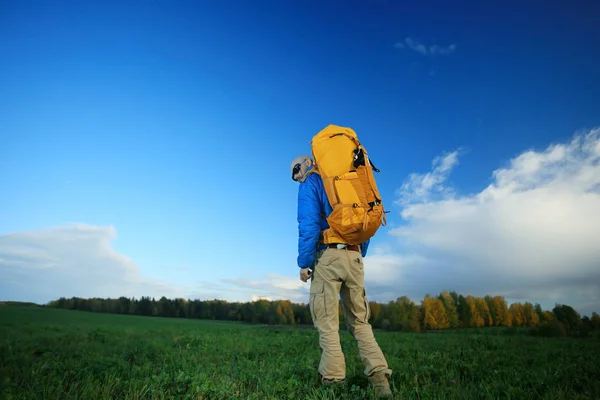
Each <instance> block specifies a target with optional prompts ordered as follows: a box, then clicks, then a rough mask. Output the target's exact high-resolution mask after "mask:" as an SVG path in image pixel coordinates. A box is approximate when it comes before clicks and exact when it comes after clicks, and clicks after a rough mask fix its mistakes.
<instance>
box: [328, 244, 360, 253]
mask: <svg viewBox="0 0 600 400" xmlns="http://www.w3.org/2000/svg"><path fill="white" fill-rule="evenodd" d="M340 244H343V243H340ZM327 247H328V248H330V249H337V248H338V245H337V243H330V244H328V245H327ZM340 250H350V251H358V252H359V253H360V246H358V245H356V244H347V245H345V247H342V248H341V249H340Z"/></svg>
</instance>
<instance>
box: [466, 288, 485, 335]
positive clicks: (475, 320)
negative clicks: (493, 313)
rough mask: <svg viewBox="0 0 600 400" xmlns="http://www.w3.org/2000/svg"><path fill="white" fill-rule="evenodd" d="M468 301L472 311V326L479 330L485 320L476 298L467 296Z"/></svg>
mask: <svg viewBox="0 0 600 400" xmlns="http://www.w3.org/2000/svg"><path fill="white" fill-rule="evenodd" d="M466 300H467V304H468V305H469V308H470V309H471V315H472V317H471V326H472V327H477V328H478V327H481V326H483V318H482V317H481V313H480V312H479V310H478V308H477V304H476V301H475V297H473V296H471V295H469V296H467V298H466Z"/></svg>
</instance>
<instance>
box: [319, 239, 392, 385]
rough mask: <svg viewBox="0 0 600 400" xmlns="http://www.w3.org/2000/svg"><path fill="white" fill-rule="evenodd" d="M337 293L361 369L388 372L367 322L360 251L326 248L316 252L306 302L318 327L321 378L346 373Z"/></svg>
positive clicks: (331, 377)
mask: <svg viewBox="0 0 600 400" xmlns="http://www.w3.org/2000/svg"><path fill="white" fill-rule="evenodd" d="M338 295H339V296H340V297H341V299H342V309H343V312H344V320H345V322H346V326H347V327H348V331H349V332H350V333H351V334H352V336H353V337H354V339H355V340H356V342H357V344H358V349H359V354H360V358H361V360H362V362H363V365H364V366H365V370H364V373H365V375H367V376H370V375H372V374H374V373H376V372H385V373H386V374H388V375H391V373H392V371H391V370H390V369H389V368H388V364H387V361H386V359H385V356H384V355H383V353H382V351H381V349H380V348H379V345H378V344H377V342H376V340H375V337H374V336H373V330H372V328H371V325H370V324H369V316H370V309H369V303H368V301H367V298H366V290H365V285H364V268H363V259H362V256H361V254H360V253H359V252H356V251H349V250H345V249H335V248H333V249H332V248H328V249H325V251H323V252H320V253H319V254H318V255H317V262H316V265H315V268H314V271H313V274H312V277H311V285H310V297H309V306H310V312H311V316H312V320H313V324H314V326H315V328H317V330H318V331H319V345H320V347H321V351H322V353H321V362H320V364H319V373H320V374H321V376H322V378H324V379H334V380H341V379H344V378H345V377H346V362H345V359H344V354H343V353H342V348H341V345H340V337H339V332H338V329H339V315H338V307H339V303H338Z"/></svg>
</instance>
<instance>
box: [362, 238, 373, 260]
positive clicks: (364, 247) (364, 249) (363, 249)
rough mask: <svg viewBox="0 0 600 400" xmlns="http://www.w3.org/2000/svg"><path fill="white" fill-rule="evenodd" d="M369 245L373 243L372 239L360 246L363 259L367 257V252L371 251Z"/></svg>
mask: <svg viewBox="0 0 600 400" xmlns="http://www.w3.org/2000/svg"><path fill="white" fill-rule="evenodd" d="M369 243H371V239H369V240H367V241H366V242H364V243H363V244H361V245H360V252H361V255H362V256H363V257H366V256H367V250H368V249H369Z"/></svg>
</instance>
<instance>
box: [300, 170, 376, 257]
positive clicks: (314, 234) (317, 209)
mask: <svg viewBox="0 0 600 400" xmlns="http://www.w3.org/2000/svg"><path fill="white" fill-rule="evenodd" d="M331 211H332V209H331V205H330V204H329V200H328V199H327V194H326V193H325V188H324V187H323V181H322V180H321V176H319V175H318V174H310V175H309V176H308V177H307V178H306V180H305V181H304V182H301V183H300V186H299V188H298V267H300V268H309V267H312V266H313V264H314V261H315V254H316V252H317V251H319V250H321V249H324V248H325V246H324V245H319V243H318V242H319V236H320V235H321V231H324V230H325V229H327V228H329V224H328V223H327V220H326V219H325V216H329V214H330V213H331ZM369 242H370V240H367V242H365V243H363V244H362V245H361V253H362V256H363V257H366V255H367V248H368V247H369Z"/></svg>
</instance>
